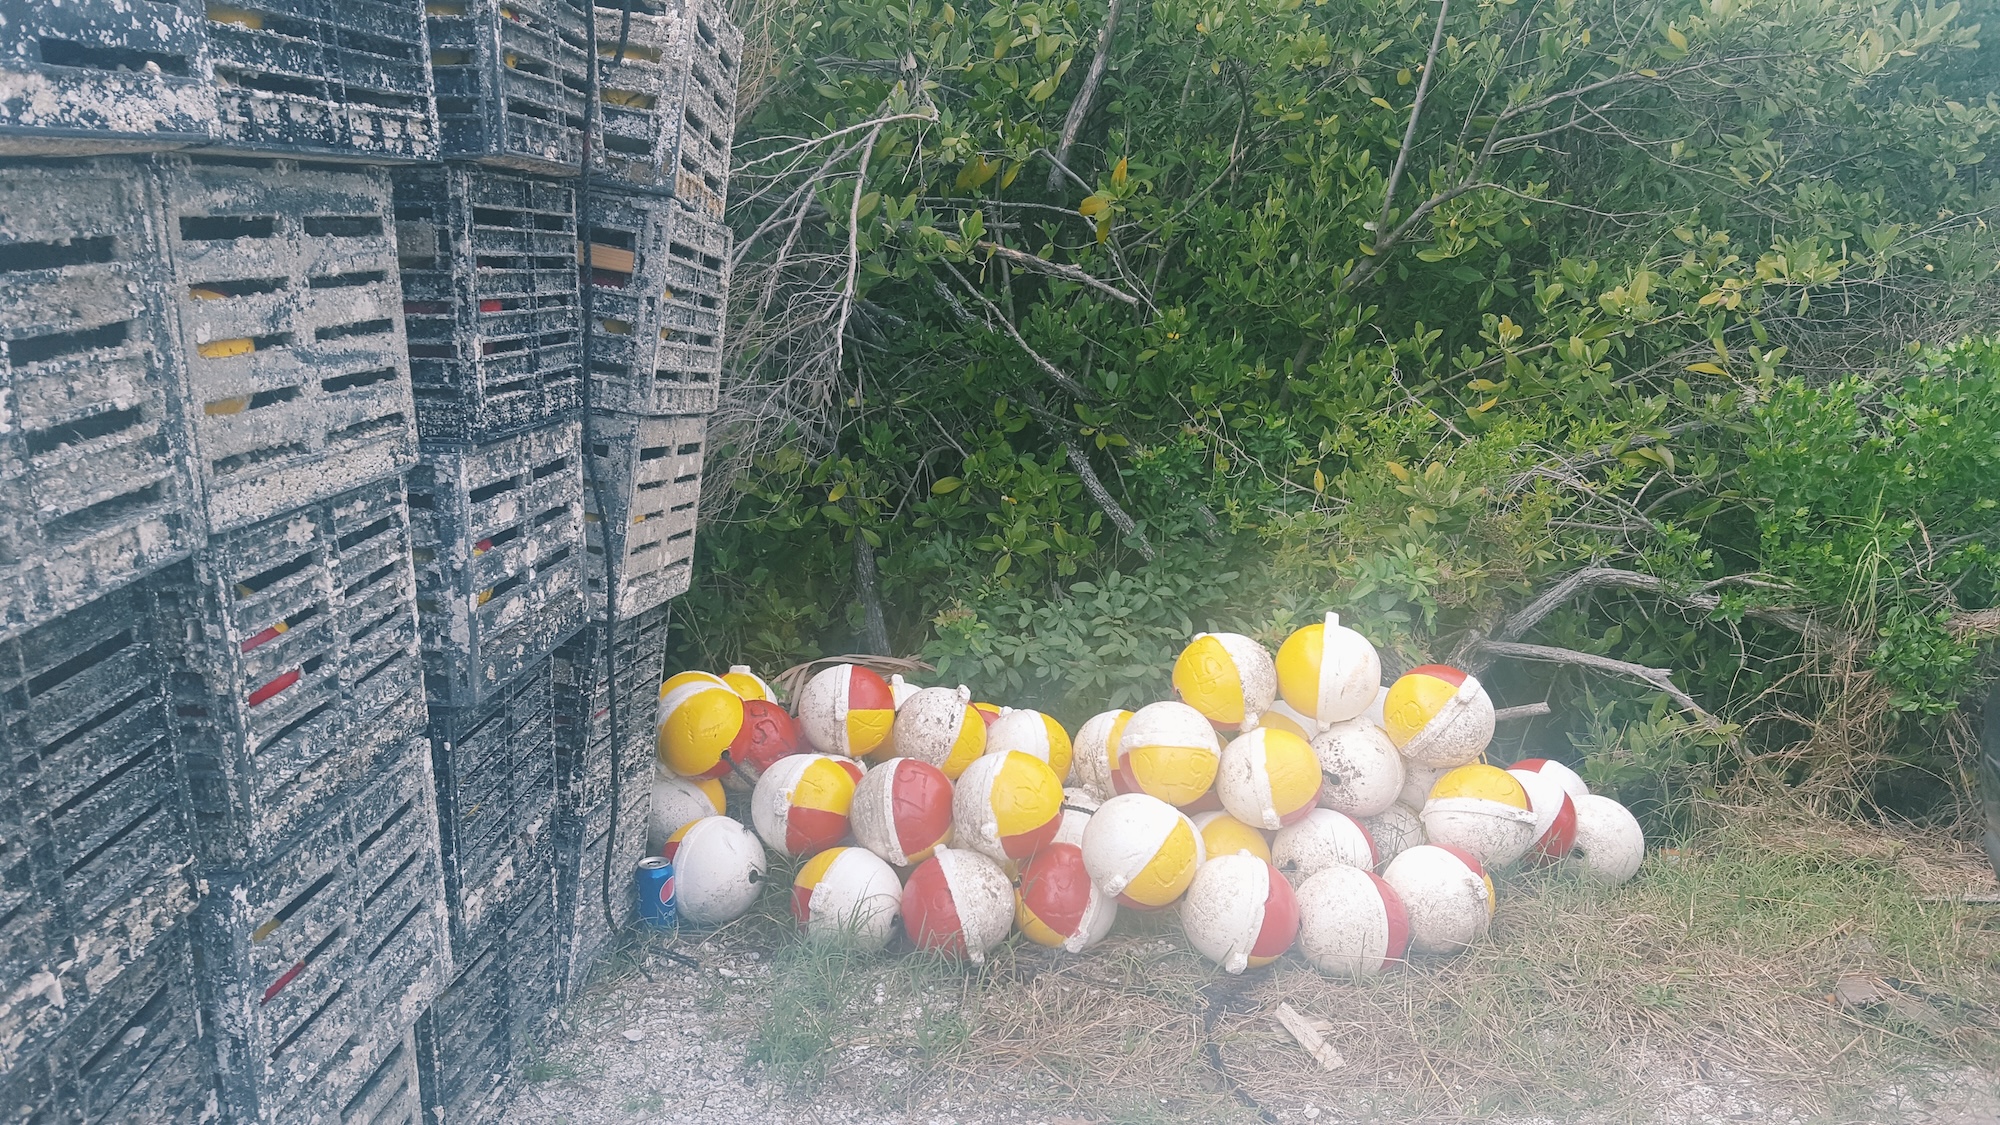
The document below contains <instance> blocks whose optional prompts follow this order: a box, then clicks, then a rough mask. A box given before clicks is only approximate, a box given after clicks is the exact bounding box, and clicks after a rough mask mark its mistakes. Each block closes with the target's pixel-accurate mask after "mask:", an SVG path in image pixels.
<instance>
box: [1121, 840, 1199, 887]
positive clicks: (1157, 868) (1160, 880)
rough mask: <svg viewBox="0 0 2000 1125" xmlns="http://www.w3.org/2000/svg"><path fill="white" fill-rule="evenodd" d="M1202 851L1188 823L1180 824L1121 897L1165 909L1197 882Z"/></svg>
mask: <svg viewBox="0 0 2000 1125" xmlns="http://www.w3.org/2000/svg"><path fill="white" fill-rule="evenodd" d="M1200 848H1201V845H1200V844H1198V843H1196V842H1195V835H1194V831H1193V829H1192V827H1191V826H1190V825H1189V823H1188V822H1187V820H1186V819H1185V818H1182V819H1178V820H1176V821H1175V822H1174V825H1173V827H1172V828H1170V829H1168V830H1167V836H1166V839H1164V840H1161V841H1160V846H1159V847H1158V848H1155V849H1154V850H1153V856H1152V858H1151V859H1148V860H1147V861H1146V866H1144V867H1142V868H1140V869H1139V873H1138V874H1137V875H1135V876H1133V878H1132V881H1131V882H1130V883H1127V884H1126V885H1125V889H1124V890H1123V891H1122V892H1120V893H1122V894H1123V895H1124V896H1125V897H1127V898H1129V899H1131V900H1132V901H1134V902H1137V903H1140V904H1141V905H1144V906H1165V905H1166V904H1168V903H1170V902H1172V901H1173V900H1174V899H1176V898H1178V897H1180V893H1181V892H1182V891H1184V890H1186V889H1187V885H1188V882H1189V880H1191V879H1193V878H1194V869H1195V866H1196V864H1197V863H1198V862H1199V858H1200V855H1201V851H1200Z"/></svg>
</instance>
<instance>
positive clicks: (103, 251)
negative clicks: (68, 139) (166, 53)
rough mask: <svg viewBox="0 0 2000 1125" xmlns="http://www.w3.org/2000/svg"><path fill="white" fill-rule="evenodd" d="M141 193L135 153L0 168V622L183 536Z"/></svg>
mask: <svg viewBox="0 0 2000 1125" xmlns="http://www.w3.org/2000/svg"><path fill="white" fill-rule="evenodd" d="M176 10H177V9H176ZM43 14H44V13H39V12H38V13H35V14H34V15H31V16H30V17H29V18H31V19H32V18H39V17H40V16H41V15H43ZM58 14H63V15H65V17H66V18H67V17H68V16H73V15H74V14H75V13H74V11H73V10H71V9H61V10H59V12H58ZM79 18H80V17H79ZM5 34H6V31H5V26H4V25H0V36H4V35H5ZM0 70H4V68H0ZM150 199H151V192H150V185H149V183H148V181H147V178H146V175H145V169H144V167H143V166H142V165H141V164H140V163H138V162H135V161H124V160H95V161H80V162H76V163H73V164H67V165H63V164H42V165H36V166H26V165H16V166H9V167H5V168H0V370H4V373H5V380H6V382H5V386H4V388H0V390H4V393H5V395H6V398H7V403H8V413H9V415H10V419H9V422H10V424H9V425H7V426H6V427H4V430H0V635H6V634H11V633H18V632H19V631H21V630H23V629H27V628H31V627H33V626H35V625H39V624H41V623H43V622H45V621H49V620H52V619H54V618H55V617H57V616H58V615H60V614H62V613H66V612H68V611H70V610H73V609H76V608H77V607H78V606H81V605H83V604H84V603H85V602H88V601H90V600H91V599H93V598H96V597H99V596H100V595H102V594H105V593H108V592H109V591H112V590H115V589H117V588H119V587H120V586H122V585H125V584H127V583H130V582H132V581H134V580H136V579H138V578H141V577H144V576H145V575H146V574H147V573H149V572H151V571H153V570H157V569H158V568H160V567H163V566H165V565H167V564H169V563H171V562H173V561H174V560H175V559H177V558H180V557H182V556H184V555H185V554H186V553H187V550H188V548H189V546H191V545H192V542H193V534H192V532H191V530H190V527H189V503H188V494H189V493H188V486H187V483H186V481H185V480H184V478H183V476H182V471H181V469H180V468H179V467H178V466H177V465H176V463H175V457H174V451H173V442H172V440H171V434H172V432H173V429H174V425H173V421H172V415H171V412H170V407H169V403H170V400H171V398H172V393H173V392H172V391H171V389H170V388H171V387H172V385H173V383H172V377H171V371H170V368H171V365H172V362H173V356H172V352H173V344H172V339H173V337H172V333H171V332H170V331H169V330H168V326H167V321H166V317H165V314H164V310H163V308H162V307H161V303H160V292H159V288H158V287H159V282H160V274H161V272H162V271H161V270H160V268H159V257H160V253H161V247H160V245H159V242H158V239H157V237H156V236H155V233H154V228H153V226H152V224H151V223H150V222H149V221H148V214H149V212H150V210H151V207H150Z"/></svg>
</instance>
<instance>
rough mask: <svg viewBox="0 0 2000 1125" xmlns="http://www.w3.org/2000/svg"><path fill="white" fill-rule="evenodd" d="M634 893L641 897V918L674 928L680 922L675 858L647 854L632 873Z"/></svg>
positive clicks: (661, 927)
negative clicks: (676, 895) (676, 899)
mask: <svg viewBox="0 0 2000 1125" xmlns="http://www.w3.org/2000/svg"><path fill="white" fill-rule="evenodd" d="M632 893H633V897H634V898H636V899H637V900H638V902H637V907H638V915H639V921H640V922H641V923H643V924H645V925H647V926H651V927H652V928H653V929H656V930H671V929H673V928H674V927H675V926H677V925H679V924H680V913H681V912H680V906H679V905H678V904H677V903H676V902H675V901H674V861H673V860H671V859H668V858H667V857H666V856H663V855H654V856H647V857H646V858H645V859H642V860H640V861H639V869H638V870H637V871H634V872H633V873H632Z"/></svg>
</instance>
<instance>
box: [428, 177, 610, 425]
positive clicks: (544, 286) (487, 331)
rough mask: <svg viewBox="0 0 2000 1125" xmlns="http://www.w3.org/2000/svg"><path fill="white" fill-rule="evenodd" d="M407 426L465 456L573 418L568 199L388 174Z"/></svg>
mask: <svg viewBox="0 0 2000 1125" xmlns="http://www.w3.org/2000/svg"><path fill="white" fill-rule="evenodd" d="M395 184H396V242H397V252H398V254H399V255H400V257H401V265H402V282H403V311H404V315H405V316H406V318H407V320H408V332H409V353H410V364H411V374H412V376H413V377H414V378H415V380H416V400H417V424H418V429H419V430H420V431H421V433H422V436H423V440H424V442H425V443H426V444H443V445H468V444H477V443H479V442H485V441H491V440H493V439H495V438H498V437H503V436H505V435H507V434H511V433H518V432H520V431H521V430H524V429H531V428H533V427H536V426H544V425H547V424H548V423H550V422H553V421H557V420H559V419H561V418H565V417H570V416H572V415H574V414H575V412H576V407H577V401H578V388H579V382H580V380H581V376H582V368H581V366H580V365H581V363H582V357H583V352H582V343H581V333H582V327H583V323H582V319H581V317H580V315H579V312H578V303H577V288H576V192H575V190H574V189H573V188H572V187H571V186H570V185H569V184H567V183H562V182H559V181H554V180H545V179H537V178H535V177H532V176H524V175H521V174H519V173H515V172H505V171H496V170H494V169H489V168H478V167H465V166H447V167H442V168H411V169H403V170H400V171H398V172H397V173H396V177H395Z"/></svg>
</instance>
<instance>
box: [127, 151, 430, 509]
mask: <svg viewBox="0 0 2000 1125" xmlns="http://www.w3.org/2000/svg"><path fill="white" fill-rule="evenodd" d="M156 162H157V163H158V164H159V181H160V185H161V190H160V195H161V201H162V205H163V207H162V210H163V222H164V226H165V229H166V239H167V247H168V260H169V263H170V265H171V270H172V276H171V278H170V279H169V280H170V289H169V296H170V298H171V300H172V302H173V304H174V306H175V308H176V311H177V321H178V328H179V336H180V347H179V353H180V361H181V369H182V370H183V372H184V378H185V382H186V388H185V391H184V401H185V406H184V411H185V413H186V416H187V420H188V424H187V431H188V432H187V435H186V440H187V443H188V449H187V454H188V456H189V457H190V458H191V460H192V464H193V467H194V471H195V473H196V474H197V475H198V477H199V478H200V482H201V486H202V493H203V496H204V505H205V510H206V515H207V521H208V530H210V531H211V532H213V531H219V530H225V529H229V528H234V527H241V526H243V525H245V524H249V523H254V522H256V521H258V520H262V519H267V518H269V517H271V516H274V515H277V514H278V513H280V512H283V511H286V510H289V509H291V508H295V507H298V506H299V505H301V504H307V503H311V502H312V501H315V500H321V499H325V498H327V497H330V496H333V495H335V494H337V493H341V492H346V491H348V490H349V489H353V488H357V487H359V486H361V485H362V484H364V483H366V482H368V481H373V480H380V479H382V478H384V477H388V476H392V475H394V474H396V473H399V472H401V471H403V470H404V469H407V468H408V467H409V466H410V464H411V463H412V462H413V461H414V460H415V441H414V438H415V428H414V424H413V420H412V414H413V412H414V411H413V406H412V403H411V400H410V378H409V356H408V353H407V351H406V349H405V348H404V345H403V314H402V307H401V299H400V298H401V293H400V289H399V286H398V284H397V278H396V253H395V241H394V231H393V228H392V219H391V214H392V212H391V205H390V196H389V183H388V178H387V176H386V174H385V173H383V172H382V171H380V170H379V169H354V168H347V169H342V168H329V167H324V166H316V165H309V164H301V163H297V162H293V161H281V160H257V161H247V162H246V161H223V160H195V159H191V158H186V157H160V158H156Z"/></svg>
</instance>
